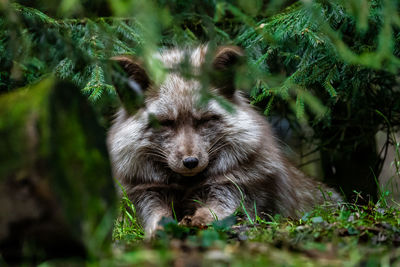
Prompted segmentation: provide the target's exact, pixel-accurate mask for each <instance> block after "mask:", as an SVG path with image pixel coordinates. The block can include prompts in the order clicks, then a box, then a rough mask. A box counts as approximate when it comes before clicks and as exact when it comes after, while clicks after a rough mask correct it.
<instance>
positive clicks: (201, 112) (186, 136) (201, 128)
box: [146, 75, 228, 176]
mask: <svg viewBox="0 0 400 267" xmlns="http://www.w3.org/2000/svg"><path fill="white" fill-rule="evenodd" d="M200 88H201V85H200V83H198V82H196V81H185V80H184V79H182V78H181V77H179V76H176V75H170V76H169V77H167V79H166V81H165V83H164V84H163V85H162V86H161V87H160V94H159V96H158V97H157V98H155V99H153V100H151V101H150V102H149V103H148V105H147V109H146V112H147V115H148V116H150V117H151V118H154V119H155V123H153V125H152V127H149V130H148V131H149V140H150V141H151V142H152V143H154V144H155V146H156V147H158V148H159V151H160V153H162V154H163V156H164V157H165V160H166V163H167V165H168V167H169V168H170V169H172V170H173V171H174V172H176V173H179V174H181V175H184V176H193V175H196V174H198V173H199V172H201V171H203V170H204V169H205V168H206V167H207V166H208V164H209V161H210V159H211V158H212V155H213V154H214V153H215V152H217V150H218V145H220V143H217V142H216V141H217V137H218V136H221V135H222V133H221V129H222V127H223V123H224V117H225V116H227V115H228V112H226V111H224V110H223V109H222V108H221V107H219V105H218V104H217V103H216V102H215V101H210V102H209V103H208V104H206V105H205V106H200V105H199V98H200ZM149 123H151V120H149ZM161 151H162V152H161Z"/></svg>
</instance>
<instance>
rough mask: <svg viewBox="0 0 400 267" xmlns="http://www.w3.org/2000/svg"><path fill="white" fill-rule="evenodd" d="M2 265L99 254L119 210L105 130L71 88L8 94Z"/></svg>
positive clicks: (47, 83) (2, 107)
mask: <svg viewBox="0 0 400 267" xmlns="http://www.w3.org/2000/svg"><path fill="white" fill-rule="evenodd" d="M0 158H1V164H0V262H1V258H3V260H5V261H6V262H18V261H21V260H22V261H32V260H33V261H40V260H43V259H48V258H54V257H69V256H74V257H85V258H86V257H96V256H99V254H101V253H104V252H106V251H107V247H108V245H109V243H110V242H109V241H110V233H111V229H112V225H113V220H114V216H115V211H116V205H115V204H116V197H115V190H114V183H113V181H112V177H111V170H110V165H109V160H108V155H107V150H106V146H105V131H104V129H103V128H102V127H100V126H99V124H98V123H97V121H96V117H95V114H94V112H93V110H92V109H91V107H90V105H89V104H88V103H87V101H86V99H85V98H84V97H83V96H82V95H81V94H80V91H79V89H78V88H76V87H75V86H73V85H72V84H70V83H65V82H60V81H57V80H55V79H54V78H47V79H45V80H43V81H41V82H40V83H38V84H36V85H34V86H31V87H29V88H22V89H19V90H16V91H13V92H11V93H6V94H3V95H0Z"/></svg>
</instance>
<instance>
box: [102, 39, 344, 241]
mask: <svg viewBox="0 0 400 267" xmlns="http://www.w3.org/2000/svg"><path fill="white" fill-rule="evenodd" d="M207 50H210V49H209V48H207V46H201V47H198V48H195V49H191V50H189V49H186V50H185V49H170V50H165V51H164V52H160V53H159V54H157V55H156V57H157V58H158V59H159V60H160V61H161V62H162V63H163V65H164V67H165V68H167V69H170V70H174V69H175V70H176V69H177V68H179V66H180V65H182V62H184V61H185V62H186V64H189V65H190V66H191V70H192V72H193V74H194V75H192V76H187V75H185V76H184V75H182V74H181V72H177V71H170V72H169V73H168V74H167V76H166V77H165V79H164V81H163V82H162V83H161V84H154V83H153V82H152V81H150V79H149V76H148V75H147V73H146V71H145V69H144V67H143V65H142V64H141V63H140V61H138V60H137V59H134V58H131V57H128V56H118V57H114V58H113V60H115V61H117V62H118V63H119V65H120V66H121V67H122V68H123V69H124V70H125V71H126V72H127V74H128V76H129V77H130V80H131V87H132V88H133V89H135V90H136V91H137V90H138V88H140V89H141V90H143V92H144V99H145V100H144V106H142V107H141V108H140V109H138V110H135V111H132V109H130V108H129V107H130V105H129V103H126V99H129V96H127V94H128V95H129V93H126V92H121V91H123V90H122V89H120V88H118V86H117V91H118V93H119V95H120V98H121V100H122V104H123V105H122V108H121V109H120V110H119V112H118V113H117V115H116V119H115V121H114V123H113V125H112V127H111V129H110V131H109V135H108V148H109V152H110V156H111V161H112V166H113V171H114V175H115V177H116V178H117V179H119V181H120V182H121V184H122V185H123V186H124V188H125V189H126V192H127V194H128V196H129V198H130V199H131V200H132V202H133V204H134V205H135V207H136V209H137V214H138V217H139V220H140V221H141V223H142V225H143V227H144V229H145V232H146V235H148V236H152V235H153V234H154V232H155V230H156V229H157V228H158V227H159V226H158V223H159V221H160V219H161V218H162V217H172V216H173V211H172V203H173V206H174V212H175V213H176V216H177V217H178V219H179V220H180V223H181V224H184V225H189V226H203V225H206V224H208V223H210V222H211V221H213V220H214V219H215V217H217V218H218V219H219V220H220V219H223V218H224V217H227V216H229V215H231V214H232V213H234V211H235V210H236V209H237V208H239V207H240V205H242V204H241V203H243V205H244V207H245V208H246V210H247V212H248V213H249V214H253V215H254V207H256V209H257V213H258V215H259V216H260V215H261V216H265V215H267V214H275V213H279V214H281V215H283V216H290V217H294V218H295V217H297V216H298V215H300V212H302V211H305V210H307V209H310V208H311V207H312V206H314V205H316V204H321V203H322V202H323V201H324V198H326V197H328V196H329V198H331V200H333V201H339V200H340V197H339V195H338V194H336V193H335V192H332V193H330V194H323V193H322V192H321V191H324V190H329V189H328V188H327V187H325V186H324V185H323V184H320V183H318V182H316V181H313V180H311V179H309V178H307V177H306V176H305V175H304V174H303V173H302V172H300V171H299V170H297V169H296V168H295V167H293V166H292V165H291V164H290V163H289V162H287V161H286V160H285V159H284V157H283V156H282V152H281V151H280V150H279V148H278V146H277V144H276V141H275V139H274V136H273V134H272V132H271V129H270V126H269V124H268V123H267V121H266V120H265V118H264V117H263V116H261V115H260V114H259V113H258V112H256V111H255V110H254V109H253V108H252V107H251V106H250V105H249V103H248V101H247V99H246V98H245V97H243V96H242V94H241V92H239V91H237V90H235V89H236V88H235V83H234V74H235V67H236V66H237V65H238V63H239V62H240V61H241V60H242V59H243V56H244V54H243V52H242V50H241V49H240V48H238V47H234V46H224V47H218V48H217V49H215V51H214V52H213V53H211V52H208V51H207ZM210 51H211V50H210ZM200 73H202V74H203V77H204V73H206V75H207V76H208V77H209V83H208V84H209V85H208V87H207V88H204V83H202V82H200V81H199V79H197V78H196V74H199V75H200ZM199 75H198V76H197V77H199ZM200 76H201V75H200ZM133 91H134V90H133ZM133 91H131V92H133ZM204 91H206V92H207V93H209V94H211V95H213V96H214V98H211V100H210V101H208V102H207V103H205V104H200V102H201V101H200V100H201V96H202V93H201V92H203V95H204ZM216 99H220V101H217V100H216ZM221 101H227V102H228V103H229V104H230V106H231V107H233V109H232V110H231V111H228V110H227V109H226V108H224V107H222V106H221V105H220V103H221ZM321 189H322V190H321ZM330 191H331V190H330Z"/></svg>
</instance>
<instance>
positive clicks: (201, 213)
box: [179, 209, 213, 229]
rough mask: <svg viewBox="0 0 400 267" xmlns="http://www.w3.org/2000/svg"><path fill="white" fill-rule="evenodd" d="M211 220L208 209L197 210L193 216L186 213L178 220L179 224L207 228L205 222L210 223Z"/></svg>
mask: <svg viewBox="0 0 400 267" xmlns="http://www.w3.org/2000/svg"><path fill="white" fill-rule="evenodd" d="M212 221H213V217H212V215H211V214H210V211H209V210H208V209H207V210H197V211H196V212H195V214H194V215H193V216H191V215H186V216H185V217H183V219H182V220H181V221H180V222H179V225H183V226H189V227H197V228H200V229H205V228H207V224H209V223H211V222H212Z"/></svg>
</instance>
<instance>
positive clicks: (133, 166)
mask: <svg viewBox="0 0 400 267" xmlns="http://www.w3.org/2000/svg"><path fill="white" fill-rule="evenodd" d="M188 53H189V57H190V63H191V65H192V67H193V69H194V70H195V72H197V74H198V73H199V72H200V70H201V69H202V68H203V66H204V61H205V58H207V56H206V54H207V48H206V47H200V48H198V49H196V50H194V51H190V52H188ZM215 53H216V54H215V55H214V57H213V61H212V64H208V65H209V69H208V70H206V71H208V72H209V73H210V75H211V76H210V82H209V84H208V85H207V86H208V87H207V88H204V84H203V83H201V82H200V81H199V79H197V78H196V76H194V77H191V78H187V77H183V75H181V74H180V73H178V72H170V73H169V74H168V75H167V76H166V78H165V80H164V81H163V83H162V84H159V85H154V84H152V83H151V82H150V81H149V78H148V77H147V75H146V72H145V71H144V69H143V68H142V67H141V65H140V64H139V63H137V62H136V61H134V60H133V59H131V58H127V57H117V58H115V60H116V61H118V62H119V63H120V65H121V66H122V67H123V68H124V70H125V71H126V72H128V74H129V75H130V79H132V80H133V81H135V83H137V85H138V86H139V87H141V89H142V90H143V91H144V95H145V105H144V107H141V108H140V109H139V111H137V110H134V111H132V112H130V110H129V109H130V105H129V103H127V99H128V100H129V92H128V93H127V92H126V91H130V92H132V89H130V88H129V86H125V91H124V87H120V88H118V87H117V90H118V94H119V96H120V98H121V100H122V103H123V106H124V112H123V113H125V114H126V115H124V116H119V119H118V121H119V122H117V123H116V124H115V125H114V127H113V130H112V131H113V132H114V133H113V134H111V135H110V136H111V138H110V141H111V142H112V144H111V150H110V151H111V155H112V158H113V160H114V162H116V163H117V164H114V165H115V166H114V168H116V169H117V171H118V172H121V173H122V172H124V173H126V175H129V173H137V172H141V174H138V175H139V176H141V175H142V176H146V177H148V176H151V174H150V173H151V172H154V169H155V165H151V166H150V165H146V166H148V167H145V166H144V165H143V160H142V158H143V157H146V158H147V159H151V161H153V162H158V163H161V164H160V165H159V166H163V167H164V168H165V167H166V168H168V169H170V170H172V171H173V172H175V173H178V174H180V175H182V176H194V175H196V174H198V173H200V172H202V171H204V170H210V169H212V170H214V171H217V172H224V171H225V170H226V169H229V168H230V167H232V166H233V165H234V164H236V163H237V162H238V161H241V160H244V159H245V158H247V155H248V154H249V153H250V152H251V151H253V150H254V149H255V147H256V145H255V144H256V143H257V142H258V140H259V138H260V136H259V134H258V133H259V131H258V130H254V129H252V128H255V127H259V126H258V124H257V121H255V120H254V115H252V113H251V112H249V111H248V109H247V108H243V107H241V108H239V106H241V105H242V104H239V102H240V103H243V99H242V98H241V97H240V96H239V94H236V93H235V89H234V82H233V80H234V77H233V70H232V68H233V67H234V65H235V63H236V62H237V61H238V58H239V57H241V56H242V52H241V50H240V49H238V48H235V47H227V48H226V47H225V48H221V49H219V50H217V51H216V52H215ZM185 54H186V52H185V51H182V50H168V51H167V52H165V53H161V54H160V55H158V56H159V58H160V60H161V62H162V63H163V64H164V66H165V67H166V68H170V69H173V68H174V67H175V66H176V65H177V64H180V63H181V62H182V61H183V60H184V58H185V57H187V54H186V55H185ZM204 90H206V91H207V93H208V94H212V95H215V96H217V97H219V98H220V99H224V101H230V102H231V104H232V106H234V107H236V111H235V112H234V113H230V112H228V111H227V110H226V109H224V108H223V107H221V105H220V104H219V103H218V102H217V101H216V100H215V99H211V100H210V101H208V102H206V103H205V104H200V103H201V101H200V100H201V97H202V95H203V96H204ZM238 105H239V106H238Z"/></svg>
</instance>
